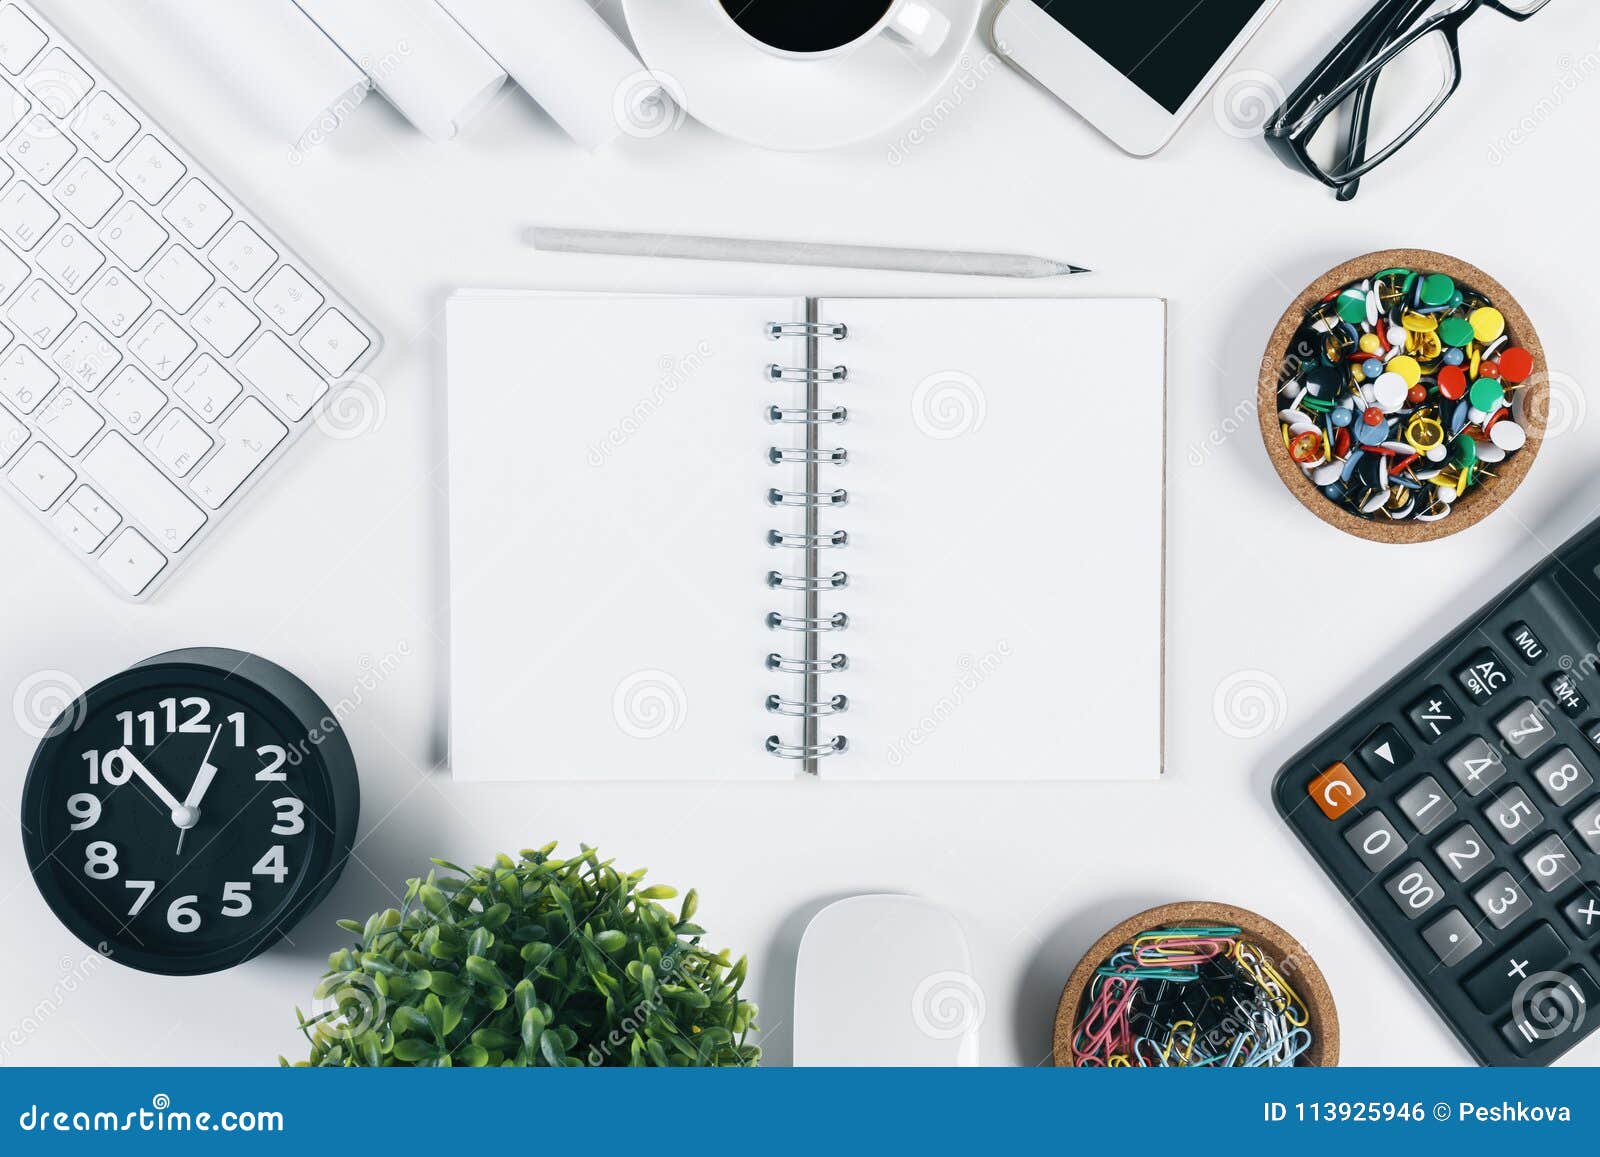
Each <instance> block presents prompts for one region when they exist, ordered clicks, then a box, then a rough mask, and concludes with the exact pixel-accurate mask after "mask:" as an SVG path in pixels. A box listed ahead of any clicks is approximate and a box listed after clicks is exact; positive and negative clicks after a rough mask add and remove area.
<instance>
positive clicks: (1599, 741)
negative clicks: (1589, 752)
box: [1583, 719, 1600, 748]
mask: <svg viewBox="0 0 1600 1157" xmlns="http://www.w3.org/2000/svg"><path fill="white" fill-rule="evenodd" d="M1583 733H1584V735H1586V736H1587V737H1588V739H1589V742H1590V743H1591V744H1593V745H1594V746H1595V747H1596V748H1600V719H1596V720H1595V721H1594V722H1593V723H1586V724H1584V725H1583Z"/></svg>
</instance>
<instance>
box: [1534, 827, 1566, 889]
mask: <svg viewBox="0 0 1600 1157" xmlns="http://www.w3.org/2000/svg"><path fill="white" fill-rule="evenodd" d="M1522 866H1523V867H1524V868H1527V869H1528V872H1529V874H1530V875H1531V876H1532V879H1533V882H1534V883H1536V884H1538V885H1539V887H1540V888H1542V889H1544V890H1545V891H1546V892H1554V891H1555V890H1556V889H1557V888H1559V887H1561V885H1563V884H1565V883H1566V882H1567V881H1568V880H1571V879H1573V878H1574V877H1576V876H1577V874H1578V860H1577V857H1575V856H1574V855H1573V854H1572V849H1571V848H1569V847H1567V845H1566V843H1565V842H1564V841H1563V840H1562V838H1561V837H1560V836H1558V835H1555V834H1553V833H1552V834H1551V835H1548V836H1546V837H1545V838H1544V839H1542V840H1540V841H1539V842H1538V843H1536V844H1534V845H1533V847H1531V848H1529V849H1528V850H1527V851H1526V852H1523V853H1522Z"/></svg>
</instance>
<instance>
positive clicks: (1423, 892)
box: [1383, 861, 1444, 920]
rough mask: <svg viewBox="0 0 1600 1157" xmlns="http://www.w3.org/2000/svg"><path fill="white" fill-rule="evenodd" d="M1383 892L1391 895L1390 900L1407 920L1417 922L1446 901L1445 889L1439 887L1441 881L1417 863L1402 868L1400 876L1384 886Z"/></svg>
mask: <svg viewBox="0 0 1600 1157" xmlns="http://www.w3.org/2000/svg"><path fill="white" fill-rule="evenodd" d="M1383 890H1384V891H1386V892H1388V893H1389V898H1390V899H1391V900H1393V901H1394V902H1395V906H1396V907H1397V908H1399V909H1400V911H1401V912H1403V913H1404V914H1405V917H1406V919H1407V920H1415V919H1416V918H1417V917H1419V916H1421V915H1422V914H1423V913H1424V912H1426V911H1427V910H1428V909H1430V908H1432V907H1433V906H1434V905H1435V904H1437V903H1438V902H1439V901H1440V900H1442V899H1444V889H1443V888H1441V887H1439V881H1438V880H1435V879H1434V878H1433V873H1431V872H1429V871H1428V869H1427V868H1424V867H1423V866H1422V865H1421V864H1420V863H1418V862H1416V861H1413V862H1411V863H1410V864H1407V865H1406V866H1405V867H1404V868H1401V869H1400V872H1399V874H1398V875H1396V876H1395V877H1394V878H1393V879H1392V880H1390V881H1389V882H1388V883H1387V884H1385V885H1384V886H1383Z"/></svg>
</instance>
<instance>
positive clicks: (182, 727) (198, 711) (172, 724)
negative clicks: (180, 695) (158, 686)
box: [156, 695, 211, 735]
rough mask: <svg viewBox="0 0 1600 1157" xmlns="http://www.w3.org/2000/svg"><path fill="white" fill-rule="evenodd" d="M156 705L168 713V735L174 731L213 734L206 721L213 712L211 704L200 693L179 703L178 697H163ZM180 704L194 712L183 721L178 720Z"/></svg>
mask: <svg viewBox="0 0 1600 1157" xmlns="http://www.w3.org/2000/svg"><path fill="white" fill-rule="evenodd" d="M156 706H157V707H159V708H161V710H162V711H163V712H165V713H166V716H167V734H168V735H171V734H172V733H173V732H184V733H186V734H190V735H193V734H197V733H198V734H200V735H210V734H211V728H209V727H207V726H206V722H205V721H206V716H207V715H210V714H211V704H210V703H208V702H206V701H205V700H204V699H202V698H200V697H199V696H198V695H191V696H190V697H189V698H187V699H185V700H184V701H183V702H182V704H179V702H178V701H177V700H176V699H170V698H169V699H163V700H161V702H159V703H157V704H156ZM179 706H182V707H183V709H184V710H185V711H192V712H194V714H192V715H190V716H189V718H187V719H185V720H184V721H183V722H182V723H180V722H178V708H179Z"/></svg>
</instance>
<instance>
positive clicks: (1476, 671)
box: [1456, 647, 1511, 703]
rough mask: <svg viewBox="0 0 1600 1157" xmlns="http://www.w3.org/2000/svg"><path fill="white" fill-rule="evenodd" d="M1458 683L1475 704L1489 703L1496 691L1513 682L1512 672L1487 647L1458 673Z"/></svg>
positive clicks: (1468, 661)
mask: <svg viewBox="0 0 1600 1157" xmlns="http://www.w3.org/2000/svg"><path fill="white" fill-rule="evenodd" d="M1456 682H1457V683H1460V684H1461V689H1462V690H1463V691H1465V692H1466V693H1467V695H1468V696H1469V697H1470V698H1471V699H1472V701H1473V702H1474V703H1487V702H1488V701H1489V700H1490V699H1493V698H1494V693H1495V692H1496V691H1498V690H1500V688H1502V687H1504V686H1505V685H1506V684H1507V683H1509V682H1511V672H1509V671H1507V670H1506V665H1505V663H1504V662H1502V661H1501V659H1500V656H1499V655H1496V654H1495V653H1494V652H1493V651H1492V650H1490V649H1489V648H1488V647H1485V648H1484V649H1483V650H1481V651H1479V652H1478V653H1477V654H1476V655H1474V656H1472V658H1471V659H1468V660H1467V665H1466V666H1465V667H1462V668H1461V669H1460V670H1459V671H1457V672H1456Z"/></svg>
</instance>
